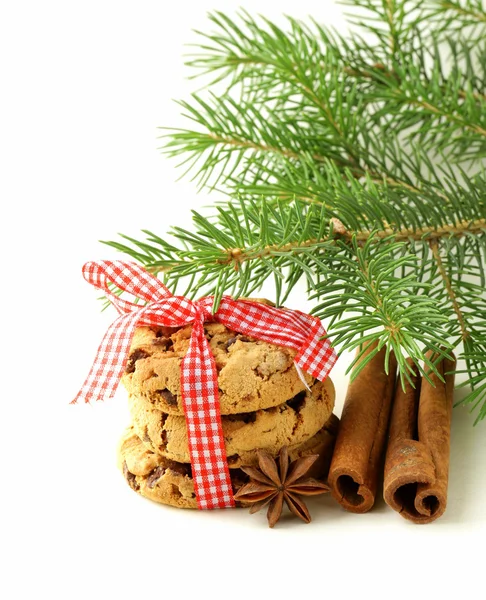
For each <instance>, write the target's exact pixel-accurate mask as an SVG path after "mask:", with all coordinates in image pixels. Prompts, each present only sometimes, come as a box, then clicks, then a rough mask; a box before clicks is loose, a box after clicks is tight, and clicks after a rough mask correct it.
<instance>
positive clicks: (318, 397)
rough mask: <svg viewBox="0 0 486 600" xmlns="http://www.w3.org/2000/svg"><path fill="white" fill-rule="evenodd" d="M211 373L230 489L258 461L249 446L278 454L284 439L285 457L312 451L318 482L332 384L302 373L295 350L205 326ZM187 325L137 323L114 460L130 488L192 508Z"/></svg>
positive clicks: (323, 471) (329, 432)
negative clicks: (185, 386) (184, 372)
mask: <svg viewBox="0 0 486 600" xmlns="http://www.w3.org/2000/svg"><path fill="white" fill-rule="evenodd" d="M204 330H205V333H206V338H207V340H208V342H209V346H210V348H211V351H212V353H213V355H214V359H215V363H216V368H217V371H218V387H219V400H220V407H221V415H222V426H223V434H224V440H225V444H226V453H227V460H228V466H229V468H230V473H231V480H232V484H233V489H234V492H236V491H237V490H238V489H239V488H240V487H241V485H243V484H244V483H245V482H246V480H247V476H246V475H245V474H244V473H243V471H241V470H240V467H242V466H249V465H255V464H257V456H256V450H257V449H265V450H266V451H267V452H269V453H270V454H271V455H272V456H277V454H278V452H279V450H280V449H281V448H282V446H287V447H288V449H289V455H290V457H291V459H292V460H294V459H296V458H298V457H301V456H305V455H308V454H319V456H320V458H319V460H318V461H316V463H315V465H314V467H313V471H312V473H310V474H311V475H312V476H313V477H317V478H320V479H325V478H326V476H327V470H328V468H329V461H330V455H331V453H332V447H333V443H334V437H335V433H336V429H337V421H338V420H337V418H336V417H335V416H334V415H333V414H332V409H333V407H334V386H333V384H332V381H331V380H330V379H329V378H327V379H326V381H324V382H320V381H317V380H315V379H313V378H312V377H311V376H310V375H308V374H304V375H303V376H304V377H305V379H306V382H307V385H308V388H309V389H307V387H306V386H305V385H304V382H303V381H302V379H301V377H299V373H298V372H297V369H296V368H295V365H294V357H295V354H296V353H295V351H294V350H292V349H289V348H283V347H280V346H276V345H273V344H269V343H267V342H263V341H260V340H257V339H254V338H251V337H249V336H245V335H242V334H240V333H237V332H234V331H231V330H230V329H228V328H226V327H225V326H224V325H222V324H221V323H206V324H205V325H204ZM191 331H192V326H191V325H188V326H185V327H182V328H170V327H159V328H157V327H140V328H138V329H137V330H136V332H135V335H134V338H133V341H132V346H131V350H130V356H129V360H128V363H127V367H126V372H125V374H124V376H123V378H122V382H123V384H124V385H125V387H126V388H127V390H128V393H129V407H130V413H131V417H132V424H131V426H130V427H129V428H128V429H127V431H126V432H125V434H124V436H123V438H122V440H121V443H120V447H119V452H118V458H119V465H120V468H121V469H122V470H123V473H124V475H125V478H126V479H127V482H128V483H129V485H130V486H131V487H132V489H134V490H135V491H137V492H139V493H140V494H142V495H143V496H146V497H147V498H150V499H152V500H155V501H157V502H162V503H164V504H170V505H172V506H177V507H180V508H197V502H196V495H195V492H194V483H193V480H192V474H191V464H190V455H189V448H188V440H187V433H186V423H185V419H184V412H183V404H182V396H181V383H180V369H181V361H182V359H183V357H184V355H185V354H186V352H187V350H188V347H189V340H190V336H191Z"/></svg>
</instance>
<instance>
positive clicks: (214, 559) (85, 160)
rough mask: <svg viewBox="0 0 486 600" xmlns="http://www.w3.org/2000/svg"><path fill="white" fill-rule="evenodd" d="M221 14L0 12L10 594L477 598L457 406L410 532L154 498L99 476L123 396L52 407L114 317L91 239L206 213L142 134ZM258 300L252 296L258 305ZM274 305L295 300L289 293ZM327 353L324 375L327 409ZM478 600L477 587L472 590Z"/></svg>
mask: <svg viewBox="0 0 486 600" xmlns="http://www.w3.org/2000/svg"><path fill="white" fill-rule="evenodd" d="M238 4H239V3H238V2H233V1H226V2H221V1H219V2H218V1H216V0H200V1H199V2H196V1H193V0H191V1H190V0H186V1H185V2H166V1H162V0H160V1H158V2H148V1H139V2H126V1H120V0H119V1H117V2H107V1H101V0H99V1H97V2H92V1H84V2H76V1H64V2H52V1H48V0H44V1H42V2H35V1H31V2H22V1H20V0H17V1H16V2H1V3H0V7H1V9H0V57H1V58H0V85H1V90H0V106H1V110H0V160H1V162H0V165H1V166H0V170H1V176H0V188H1V190H0V191H1V196H0V198H1V209H2V218H1V221H0V227H1V235H0V243H1V249H2V263H1V264H2V271H3V272H2V278H1V288H2V294H1V302H2V306H1V319H2V326H1V333H2V338H1V341H0V344H1V348H2V350H1V352H2V359H1V374H2V379H1V382H2V383H1V388H0V389H1V390H2V392H1V396H2V397H1V404H0V411H1V420H0V426H1V436H0V443H1V460H2V471H1V472H2V477H1V479H0V481H1V486H2V488H1V489H2V492H1V500H0V505H1V513H0V514H1V518H2V526H1V532H0V543H1V545H2V552H3V559H2V563H1V565H2V572H3V574H2V576H1V577H0V597H2V598H5V599H8V600H10V599H17V598H19V599H20V598H21V599H24V598H51V599H58V598H59V599H60V598H69V599H76V598H92V599H98V598H100V599H101V598H146V597H151V598H169V597H174V598H191V599H192V598H245V599H247V598H263V597H265V598H274V597H280V598H299V599H301V598H302V599H303V598H306V597H310V595H311V594H312V596H313V597H319V598H320V597H325V596H336V597H339V598H343V597H344V598H346V597H359V598H363V597H364V598H368V597H370V598H373V597H374V598H382V597H383V598H384V597H395V598H401V597H403V598H405V597H406V598H412V597H414V598H425V597H426V596H427V597H428V598H438V597H440V595H441V594H445V595H444V596H443V597H447V598H452V597H454V596H458V595H459V594H461V596H463V595H464V594H466V593H470V594H477V595H481V591H482V590H481V580H482V575H483V573H482V570H481V567H482V566H483V562H482V561H483V555H482V550H483V548H482V547H481V546H480V547H477V546H476V544H478V543H479V542H483V544H484V534H485V532H486V527H485V524H486V508H485V504H484V501H485V499H486V469H485V465H486V462H485V450H486V423H484V424H482V425H479V426H478V427H476V428H473V427H472V422H473V419H472V418H471V416H469V415H468V414H467V412H466V410H461V409H456V410H455V412H454V423H453V432H452V460H451V468H450V488H449V506H448V509H447V512H446V514H445V515H444V517H443V518H442V519H440V520H439V521H437V522H436V523H434V524H431V525H428V526H414V525H412V524H410V523H408V522H406V521H404V520H403V519H401V518H400V517H399V516H398V515H397V514H395V513H394V512H393V511H391V510H390V509H388V508H387V507H386V506H385V505H384V504H383V502H382V501H378V502H377V505H376V508H375V509H374V510H373V511H372V512H370V513H368V514H366V515H353V514H348V513H345V512H344V511H343V510H342V509H340V507H338V506H337V505H336V504H334V503H333V502H332V500H331V499H330V498H327V497H326V498H325V499H322V498H320V499H319V498H318V499H315V501H314V502H312V503H311V511H312V515H313V522H312V524H311V525H304V524H303V523H301V522H299V521H297V520H283V521H282V522H281V523H279V524H278V525H277V527H276V528H275V529H274V530H270V529H268V528H267V527H266V520H265V516H264V515H263V514H259V515H255V516H252V517H250V516H248V515H247V513H246V511H225V512H224V511H221V512H211V513H204V512H198V511H181V510H176V509H171V508H166V507H163V506H159V505H156V504H154V503H151V502H149V501H146V500H144V499H142V498H141V497H140V496H138V495H136V494H135V493H133V492H132V491H131V490H130V489H129V488H128V486H127V485H126V483H125V482H124V480H123V477H122V476H121V475H120V473H119V472H118V471H117V469H116V465H115V448H116V443H117V440H118V437H119V436H120V434H121V432H122V430H123V428H124V427H125V425H126V424H127V423H128V415H127V408H126V399H125V395H124V393H123V391H120V392H119V393H118V395H117V397H116V398H115V399H113V400H111V401H107V402H105V403H98V404H97V405H96V406H84V405H78V406H70V405H69V404H68V403H69V401H70V400H71V398H72V397H73V396H74V395H75V393H76V392H77V389H78V386H79V385H80V384H81V383H82V381H83V379H84V377H85V375H86V373H87V370H88V368H89V366H90V364H91V360H92V358H93V355H94V351H95V349H96V347H97V345H98V343H99V341H100V339H101V336H102V333H103V332H104V330H105V329H106V327H107V325H108V323H109V322H110V320H111V319H112V318H113V314H114V313H112V312H110V311H107V312H105V313H103V314H102V313H100V304H99V302H97V301H96V296H97V294H96V292H95V291H94V290H93V289H90V288H89V286H88V285H87V284H86V283H84V281H83V279H82V277H81V273H80V269H81V266H82V264H83V263H84V262H85V261H87V260H90V259H100V258H110V257H115V256H117V257H118V255H116V254H115V252H114V251H112V250H110V249H109V248H107V247H104V246H102V245H101V244H99V242H98V240H100V239H114V238H115V236H116V233H117V232H123V233H127V234H132V235H138V232H139V231H140V229H142V228H150V229H153V230H155V231H156V232H157V233H159V234H163V233H164V231H165V230H166V229H167V228H168V226H169V225H175V224H189V212H190V209H192V208H197V209H202V207H203V206H204V205H205V204H208V198H207V196H205V195H204V194H199V195H197V194H196V190H195V186H194V184H192V183H190V182H189V181H188V180H184V181H180V182H176V179H177V177H178V176H179V174H180V173H179V172H178V171H177V170H176V168H175V163H174V162H172V161H169V160H167V159H165V158H164V157H162V156H161V155H160V152H159V151H158V147H159V146H160V143H161V142H160V140H158V139H157V136H158V135H160V131H159V130H157V127H158V126H177V125H181V124H183V121H181V119H180V118H179V116H178V108H177V106H176V105H175V104H174V103H173V102H172V99H173V98H181V97H182V98H187V95H188V93H189V91H190V90H192V89H194V84H193V83H190V82H188V81H187V80H186V79H185V78H186V76H187V75H188V71H187V70H186V69H184V68H183V58H182V55H183V53H184V47H183V44H184V43H187V42H191V41H193V40H194V36H193V34H192V33H191V30H192V29H193V28H199V29H207V28H208V22H207V20H206V12H207V11H208V10H211V9H223V10H226V11H227V12H228V13H229V14H234V11H235V10H236V8H237V7H238ZM244 6H245V8H247V9H248V10H249V11H250V12H251V13H256V12H261V13H264V14H265V15H267V16H269V17H271V18H272V19H275V20H276V21H277V22H280V21H281V15H282V13H287V14H291V15H293V16H297V17H303V18H304V17H305V16H306V15H307V14H312V15H313V16H314V17H315V18H316V19H317V20H318V21H321V22H324V23H327V24H334V25H336V26H337V27H340V28H342V27H343V19H342V16H341V8H338V7H336V6H335V5H334V4H333V3H332V2H331V1H330V0H324V1H321V2H312V1H309V0H301V1H300V2H297V3H296V2H290V1H288V0H283V1H282V0H281V1H280V2H279V3H278V5H277V3H275V4H274V3H264V2H255V1H252V2H246V3H245V4H244ZM269 294H270V295H271V290H267V295H269ZM288 305H289V306H293V307H294V308H301V309H307V308H310V306H309V305H307V304H306V302H305V299H304V296H303V293H302V292H296V294H294V295H293V297H292V299H291V302H289V303H288ZM348 363H349V357H347V356H343V357H342V358H341V360H340V361H339V363H338V365H337V366H336V368H335V370H334V373H333V379H334V382H335V384H336V389H337V405H336V412H337V414H340V411H341V406H342V401H343V398H344V394H345V389H346V378H345V377H344V371H345V369H346V366H347V364H348ZM483 593H484V592H483Z"/></svg>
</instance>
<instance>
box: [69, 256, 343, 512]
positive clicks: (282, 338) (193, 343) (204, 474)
mask: <svg viewBox="0 0 486 600" xmlns="http://www.w3.org/2000/svg"><path fill="white" fill-rule="evenodd" d="M83 275H84V278H85V279H86V281H87V282H88V283H91V284H92V285H93V286H95V287H96V288H98V289H100V290H102V291H103V292H104V293H105V294H106V296H107V297H108V298H109V300H110V302H111V303H112V304H113V305H114V306H115V308H116V309H117V311H118V312H119V313H120V316H119V317H118V318H117V319H116V320H115V321H114V322H113V323H112V324H111V325H110V327H109V328H108V331H107V332H106V334H105V336H104V338H103V341H102V342H101V345H100V347H99V348H98V352H97V355H96V358H95V361H94V363H93V366H92V367H91V370H90V372H89V375H88V377H87V378H86V381H85V382H84V384H83V386H82V388H81V390H80V391H79V393H78V395H77V396H76V398H75V399H74V400H73V402H76V401H77V400H78V399H83V400H85V402H89V401H90V400H92V399H95V400H102V399H103V398H105V397H112V396H113V395H114V394H115V391H116V388H117V386H118V383H119V381H120V378H121V376H122V374H123V372H124V369H125V366H126V363H127V360H128V354H129V351H130V345H131V340H132V337H133V333H134V331H135V328H136V327H138V326H141V325H149V326H150V325H152V326H161V325H163V326H167V327H182V326H184V325H187V324H188V323H192V324H193V327H192V334H191V339H190V343H189V350H188V352H187V354H186V355H185V357H184V358H183V360H182V364H181V390H182V400H183V407H184V413H185V418H186V424H187V433H188V441H189V453H190V457H191V465H192V473H193V478H194V487H195V491H196V498H197V501H198V505H199V508H201V509H209V508H227V507H232V506H234V499H233V494H232V488H231V480H230V476H229V469H228V463H227V461H226V449H225V445H224V438H223V431H222V426H221V415H220V410H219V398H218V375H217V372H216V366H215V363H214V358H213V355H212V353H211V350H210V348H209V344H208V341H207V340H206V337H205V335H204V327H203V323H204V322H205V321H218V322H220V323H222V324H223V325H225V326H226V327H228V328H229V329H232V330H234V331H238V332H240V333H243V334H246V335H250V336H252V337H254V338H257V339H259V340H263V341H265V342H269V343H271V344H277V345H280V346H286V347H289V348H293V349H295V350H297V356H296V357H295V364H296V365H297V366H298V367H300V368H302V369H303V370H304V371H307V372H308V373H310V374H311V375H312V376H313V377H315V378H316V379H320V380H321V381H322V380H324V379H325V378H326V376H327V375H328V374H329V372H330V370H331V369H332V367H333V365H334V363H335V362H336V359H337V356H336V353H335V352H334V350H333V348H332V347H331V345H330V344H329V341H328V340H327V339H325V340H322V339H321V338H322V337H323V336H325V335H326V332H325V330H324V328H323V327H322V324H321V322H320V320H319V319H317V318H316V317H311V316H310V315H307V314H305V313H302V312H300V311H296V310H288V309H280V308H274V307H272V306H267V305H265V304H260V303H257V302H251V301H247V300H244V301H242V300H240V301H238V300H233V299H232V298H230V297H228V296H223V298H222V299H221V303H220V305H219V308H218V310H217V311H216V312H215V313H214V314H212V312H211V309H212V305H213V301H214V299H213V297H212V296H207V297H205V298H202V299H200V300H198V301H196V302H193V301H191V300H189V299H188V298H184V297H183V296H173V295H172V294H171V293H170V291H169V290H168V289H167V288H166V287H165V285H164V284H163V283H162V282H161V281H159V279H157V278H156V277H154V276H153V275H151V274H150V273H148V272H147V271H146V270H145V269H143V268H142V267H140V266H139V265H137V264H136V263H126V262H122V261H99V262H88V263H86V264H85V265H84V267H83ZM110 283H112V284H114V285H115V286H116V287H117V288H119V289H121V290H123V291H125V292H129V293H130V294H133V295H134V296H135V297H136V298H140V299H142V300H145V301H146V304H145V305H141V304H135V303H134V302H130V301H128V300H125V299H124V298H120V297H118V296H117V295H116V294H114V293H113V292H112V291H111V290H110V287H109V284H110Z"/></svg>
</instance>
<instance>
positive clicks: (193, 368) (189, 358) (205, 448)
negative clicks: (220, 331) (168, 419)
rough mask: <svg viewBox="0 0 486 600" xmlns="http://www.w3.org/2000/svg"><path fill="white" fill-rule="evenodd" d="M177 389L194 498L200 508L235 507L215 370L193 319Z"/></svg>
mask: <svg viewBox="0 0 486 600" xmlns="http://www.w3.org/2000/svg"><path fill="white" fill-rule="evenodd" d="M181 367H182V368H181V388H182V396H183V403H184V413H185V417H186V426H187V437H188V442H189V453H190V455H191V465H192V474H193V479H194V488H195V491H196V498H197V502H198V506H199V508H200V509H212V508H232V507H234V506H235V501H234V498H233V490H232V486H231V478H230V474H229V468H228V462H227V460H226V447H225V443H224V436H223V428H222V425H221V414H220V407H219V396H218V373H217V371H216V365H215V363H214V357H213V355H212V353H211V350H210V349H209V345H208V342H207V340H206V337H205V336H204V328H203V325H202V320H200V319H196V320H195V321H194V325H193V329H192V335H191V341H190V345H189V350H188V352H187V354H186V356H185V357H184V359H183V361H182V365H181Z"/></svg>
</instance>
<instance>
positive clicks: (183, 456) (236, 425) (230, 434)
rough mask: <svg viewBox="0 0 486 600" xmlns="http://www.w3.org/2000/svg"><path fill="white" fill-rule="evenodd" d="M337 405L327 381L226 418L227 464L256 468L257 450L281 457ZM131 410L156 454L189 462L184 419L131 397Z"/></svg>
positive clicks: (310, 433)
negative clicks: (282, 450)
mask: <svg viewBox="0 0 486 600" xmlns="http://www.w3.org/2000/svg"><path fill="white" fill-rule="evenodd" d="M333 407H334V386H333V384H332V381H331V380H330V379H329V378H328V379H327V380H326V381H325V382H323V383H322V382H320V381H316V383H315V384H314V385H313V386H312V387H311V391H308V390H305V391H303V392H299V393H298V394H297V395H296V396H295V397H294V398H292V400H288V401H287V402H284V403H283V404H279V405H278V406H276V407H273V408H267V409H261V410H258V411H254V412H249V413H241V414H237V415H224V416H222V418H221V422H222V426H223V436H224V442H225V446H226V453H227V457H228V465H229V466H230V468H238V467H240V466H241V465H248V464H251V462H252V458H253V457H254V455H255V449H256V448H264V449H265V450H267V452H270V453H271V454H276V453H277V452H278V450H279V449H280V448H281V447H282V446H291V447H292V446H296V445H299V444H302V443H303V442H305V441H306V440H308V439H309V438H311V437H312V436H314V435H315V434H316V433H317V432H318V431H319V430H320V429H321V427H322V426H323V425H324V423H326V421H327V420H328V419H329V417H330V415H331V413H332V409H333ZM129 408H130V412H131V416H132V422H133V425H134V427H135V431H136V432H137V434H138V435H139V436H140V438H141V439H142V441H143V442H144V443H145V444H146V445H147V447H148V448H149V449H150V450H152V452H156V453H158V454H161V455H162V456H165V457H167V458H169V459H171V460H175V461H177V462H181V463H189V462H190V460H191V459H190V455H189V448H188V439H187V424H186V420H185V418H184V417H183V416H179V415H168V414H166V413H163V412H162V411H160V410H157V409H156V408H153V407H152V405H151V404H150V402H147V401H146V400H144V399H142V398H139V397H136V396H130V397H129Z"/></svg>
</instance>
